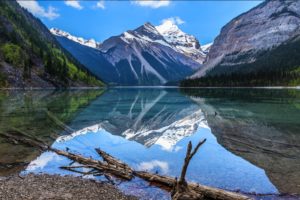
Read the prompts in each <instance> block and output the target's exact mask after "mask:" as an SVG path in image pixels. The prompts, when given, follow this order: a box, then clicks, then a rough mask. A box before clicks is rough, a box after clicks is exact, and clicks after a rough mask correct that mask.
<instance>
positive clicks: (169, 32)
mask: <svg viewBox="0 0 300 200" xmlns="http://www.w3.org/2000/svg"><path fill="white" fill-rule="evenodd" d="M155 28H156V29H157V31H158V32H159V33H160V34H161V35H162V36H163V37H164V38H165V40H166V41H167V42H168V43H169V44H170V45H172V46H173V47H175V48H174V49H175V50H177V51H178V52H180V53H183V54H184V55H186V56H188V57H191V58H192V59H194V60H195V61H197V62H199V63H200V64H203V62H204V60H205V57H206V54H205V53H204V51H203V49H202V48H201V47H200V43H199V41H198V40H197V38H195V37H194V36H192V35H189V34H186V33H184V32H183V31H181V30H180V29H179V28H178V26H176V25H175V24H174V23H173V22H172V21H170V20H166V21H165V22H163V23H162V24H161V25H159V26H156V27H155Z"/></svg>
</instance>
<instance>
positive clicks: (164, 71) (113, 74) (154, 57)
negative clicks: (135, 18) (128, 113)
mask: <svg viewBox="0 0 300 200" xmlns="http://www.w3.org/2000/svg"><path fill="white" fill-rule="evenodd" d="M171 28H173V26H171ZM55 30H56V31H54V30H53V29H52V30H51V31H52V33H53V34H54V35H55V36H56V38H57V40H58V41H59V42H60V44H61V45H62V46H64V47H65V48H66V49H67V50H68V51H69V52H70V53H71V54H72V55H73V56H74V57H75V58H77V59H78V60H80V62H81V63H82V64H83V65H84V66H86V67H87V68H88V69H89V70H90V71H91V72H92V73H93V74H95V75H96V76H97V77H99V78H101V79H102V80H104V81H105V82H106V83H107V84H109V85H163V84H165V83H167V82H171V81H174V82H175V81H179V80H181V79H183V78H184V77H187V76H190V75H191V74H193V73H194V72H195V71H196V70H197V69H199V67H201V63H202V62H203V60H204V59H202V60H201V59H200V58H202V57H203V56H205V54H204V53H203V52H202V50H201V48H200V45H199V42H198V41H197V40H196V39H195V38H194V37H192V36H188V35H185V36H186V37H187V38H189V40H187V41H186V44H184V41H183V40H182V41H180V40H178V43H175V40H172V41H171V39H170V38H166V37H164V35H163V34H161V33H160V32H159V31H158V29H157V28H156V27H154V26H153V25H151V24H150V23H145V24H144V25H142V26H140V27H138V28H137V29H135V30H129V31H126V32H124V33H122V34H121V35H118V36H113V37H110V38H108V39H107V40H105V41H104V42H103V43H102V44H100V45H99V46H96V47H95V48H90V47H87V46H86V45H82V43H79V42H76V41H74V38H73V39H70V37H66V36H65V35H64V34H60V33H64V32H63V31H57V29H55ZM159 30H160V31H161V30H162V29H161V28H159ZM178 34H180V35H182V34H184V33H183V32H181V31H179V29H178ZM174 35H175V33H174ZM192 49H194V51H192ZM183 51H185V52H186V53H184V52H183ZM189 53H190V54H189ZM197 53H199V55H201V56H198V57H197V56H196V54H197Z"/></svg>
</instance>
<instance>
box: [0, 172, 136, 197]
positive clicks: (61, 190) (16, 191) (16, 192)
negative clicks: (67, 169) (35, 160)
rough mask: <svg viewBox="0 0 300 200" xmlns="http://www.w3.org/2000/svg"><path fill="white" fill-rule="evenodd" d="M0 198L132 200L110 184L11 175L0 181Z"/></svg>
mask: <svg viewBox="0 0 300 200" xmlns="http://www.w3.org/2000/svg"><path fill="white" fill-rule="evenodd" d="M0 199H2V200H19V199H23V200H29V199H39V200H42V199H53V200H54V199H55V200H56V199H57V200H58V199H59V200H69V199H72V200H77V199H78V200H82V199H89V200H96V199H97V200H107V199H110V200H114V199H118V200H136V199H138V198H136V197H133V196H127V195H125V194H123V193H122V192H121V191H120V190H118V189H117V188H116V187H114V186H113V185H110V184H108V183H103V182H96V181H93V180H89V179H83V178H80V177H72V176H59V175H46V174H40V175H34V174H29V175H26V176H24V177H21V176H18V175H13V176H11V177H2V178H0Z"/></svg>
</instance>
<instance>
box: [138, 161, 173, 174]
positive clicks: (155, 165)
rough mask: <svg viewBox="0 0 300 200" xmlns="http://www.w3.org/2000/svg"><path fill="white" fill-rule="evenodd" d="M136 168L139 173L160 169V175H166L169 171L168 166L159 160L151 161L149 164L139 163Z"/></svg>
mask: <svg viewBox="0 0 300 200" xmlns="http://www.w3.org/2000/svg"><path fill="white" fill-rule="evenodd" d="M137 168H138V170H141V171H151V170H153V169H155V168H160V169H161V170H162V173H163V174H166V173H168V171H169V164H168V163H167V162H163V161H159V160H152V161H150V162H142V163H140V164H139V165H138V167H137Z"/></svg>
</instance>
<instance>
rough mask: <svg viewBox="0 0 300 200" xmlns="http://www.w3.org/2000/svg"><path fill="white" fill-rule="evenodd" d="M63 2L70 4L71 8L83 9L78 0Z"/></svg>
mask: <svg viewBox="0 0 300 200" xmlns="http://www.w3.org/2000/svg"><path fill="white" fill-rule="evenodd" d="M65 4H66V5H67V6H71V7H73V8H76V9H78V10H81V9H83V7H82V6H81V5H80V3H79V1H78V0H66V1H65Z"/></svg>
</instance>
